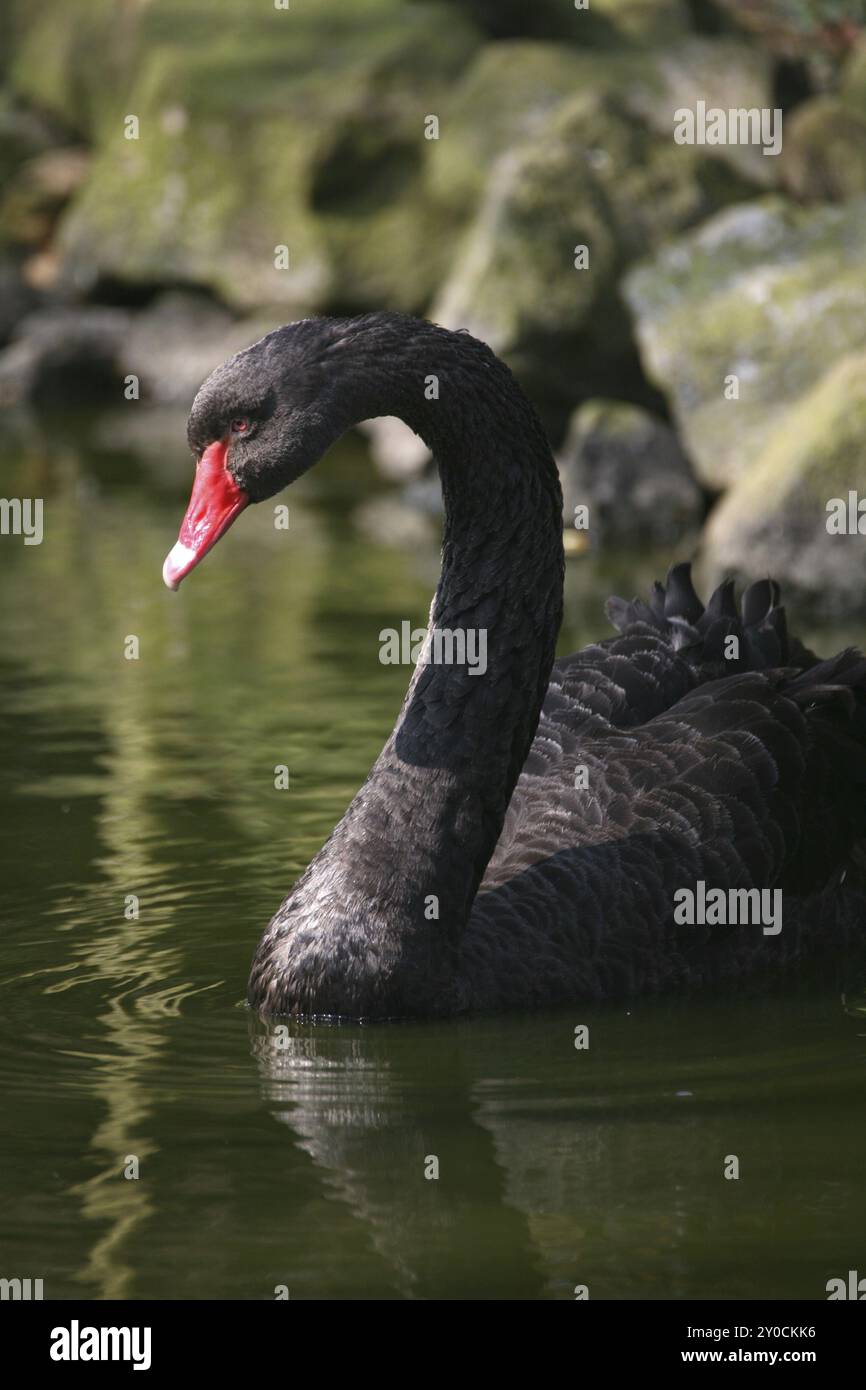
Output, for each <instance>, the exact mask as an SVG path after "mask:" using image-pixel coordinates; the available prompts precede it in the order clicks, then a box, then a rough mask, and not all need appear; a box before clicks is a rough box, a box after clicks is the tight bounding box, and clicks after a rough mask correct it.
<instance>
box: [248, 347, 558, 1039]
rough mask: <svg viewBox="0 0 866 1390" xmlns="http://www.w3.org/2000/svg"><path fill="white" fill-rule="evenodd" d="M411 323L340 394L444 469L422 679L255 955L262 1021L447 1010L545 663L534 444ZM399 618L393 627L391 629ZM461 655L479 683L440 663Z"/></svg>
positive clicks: (502, 399)
mask: <svg viewBox="0 0 866 1390" xmlns="http://www.w3.org/2000/svg"><path fill="white" fill-rule="evenodd" d="M405 322H410V323H412V324H413V330H412V332H411V333H410V334H408V335H407V332H406V329H405V328H404V329H403V331H402V332H401V333H399V334H398V335H397V336H396V340H395V341H394V342H393V344H390V345H382V344H380V345H379V346H380V350H379V356H378V360H377V361H376V362H375V363H374V364H373V365H372V367H371V364H370V363H369V360H365V362H364V364H363V370H360V369H359V371H358V372H357V375H355V374H352V376H353V379H352V385H351V388H350V389H349V393H348V394H349V399H351V400H352V410H353V414H355V415H356V417H357V418H358V419H361V418H365V417H370V416H373V415H385V414H388V415H398V416H400V417H401V418H402V419H404V420H405V421H406V422H407V423H408V424H409V425H410V426H411V427H412V428H413V429H414V430H415V431H416V432H417V433H418V434H420V435H421V436H422V438H423V439H424V440H425V441H426V442H427V444H428V445H429V446H430V447H431V449H432V450H433V453H434V455H435V457H436V459H437V462H438V465H439V470H440V474H441V479H442V490H443V495H444V500H445V527H444V537H443V550H442V573H441V577H440V580H439V585H438V587H437V590H436V594H435V596H434V599H433V604H432V607H431V612H430V622H429V626H428V644H429V650H430V653H431V658H430V660H429V661H428V662H427V663H426V664H421V663H419V664H418V665H417V666H416V668H415V671H414V674H413V676H412V680H411V683H410V685H409V689H408V691H407V694H406V698H405V700H404V703H403V707H402V709H401V711H400V715H399V718H398V720H397V723H396V726H395V728H394V731H393V733H392V734H391V736H390V738H389V739H388V741H387V743H386V745H385V747H384V749H383V750H382V753H381V755H380V757H379V758H378V760H377V762H376V763H375V765H374V767H373V769H372V771H371V772H370V775H369V777H368V779H367V781H366V782H365V784H364V786H363V787H362V788H361V790H360V791H359V793H358V795H357V796H356V797H355V799H354V801H353V802H352V804H351V806H350V807H349V809H348V810H347V812H346V814H345V815H344V816H343V819H342V820H341V821H340V823H339V824H338V825H337V827H336V828H335V830H334V832H333V834H332V836H331V838H330V840H329V841H328V843H327V844H326V845H325V847H324V848H323V850H322V851H321V852H320V854H319V855H318V856H317V857H316V859H315V860H314V861H313V862H312V864H311V865H310V867H309V869H308V870H307V872H306V873H305V874H304V876H303V878H302V879H301V880H300V881H299V882H298V884H297V885H296V887H295V890H294V891H293V893H292V894H291V896H290V897H289V899H287V901H286V903H285V904H284V906H283V908H282V909H281V911H280V913H279V914H278V915H277V917H276V918H275V920H274V923H273V924H272V928H271V932H270V933H269V934H268V936H267V937H266V938H265V941H264V942H263V944H262V947H261V948H260V951H259V955H258V956H257V959H256V962H254V966H253V976H252V980H251V998H253V1000H254V1002H264V1003H266V1004H268V1005H269V1007H271V1008H273V1007H274V1001H273V996H271V998H270V999H268V998H267V997H266V998H265V999H264V1000H262V999H261V998H257V996H261V995H262V994H267V989H268V983H267V981H268V977H271V978H270V988H271V989H272V990H277V989H279V988H281V987H285V988H287V990H288V994H287V995H286V996H285V998H284V999H283V1001H282V1007H283V1008H286V1007H287V1006H289V1007H294V1008H296V1009H297V1010H298V1011H299V1012H319V1013H322V1012H327V1013H331V1012H335V1013H336V1012H344V1013H353V1014H359V1013H360V1014H363V1013H365V1012H373V1011H375V1012H377V1013H378V1014H380V1015H381V1013H382V1011H383V1006H384V1008H385V1009H386V1011H388V1012H393V1013H395V1014H398V1013H409V1012H414V1011H417V1010H423V1011H424V1012H430V1011H431V1006H432V1007H433V1008H434V1009H435V1007H436V1002H437V997H438V998H439V1000H440V1002H441V1006H442V1008H443V1011H445V1010H447V1011H449V1012H451V1011H453V1009H454V1007H455V1000H454V998H453V994H454V991H455V990H458V989H459V985H458V983H457V980H456V972H455V957H456V949H457V945H458V942H459V938H460V933H461V931H462V929H463V926H464V924H465V922H466V920H467V917H468V915H469V911H470V908H471V905H472V900H473V898H474V896H475V893H476V890H477V888H478V884H479V882H480V880H481V877H482V874H483V872H484V869H485V866H486V864H487V861H488V859H489V858H490V855H491V854H492V852H493V849H494V847H495V845H496V841H497V839H498V837H499V834H500V831H501V829H502V824H503V820H504V817H505V812H506V810H507V807H508V802H509V800H510V797H511V793H512V791H513V789H514V785H515V782H516V780H517V777H518V775H519V773H520V771H521V768H522V766H523V763H524V762H525V759H526V756H527V753H528V751H529V748H530V745H531V743H532V739H533V736H534V733H535V729H536V725H537V723H538V716H539V712H540V709H541V704H542V701H543V698H544V694H545V691H546V689H547V684H548V679H549V675H550V668H551V665H552V663H553V658H554V648H555V643H556V637H557V634H558V630H559V625H560V619H561V613H562V577H563V554H562V511H561V505H562V504H561V496H560V489H559V481H558V476H557V472H556V467H555V464H554V462H553V458H552V456H551V452H550V448H549V445H548V443H547V440H546V439H545V436H544V433H543V430H542V429H541V426H540V424H539V422H538V420H537V418H536V416H535V414H534V412H533V410H532V408H531V406H530V405H529V403H528V401H527V400H526V398H525V397H524V395H523V393H522V392H521V391H520V389H519V388H518V386H517V385H516V383H515V381H514V379H513V378H512V376H511V374H510V373H509V372H508V370H507V369H506V368H505V367H504V366H503V365H502V364H501V363H500V362H499V361H498V360H497V359H496V358H495V357H494V355H493V354H492V353H491V352H490V351H489V349H487V348H486V347H484V345H483V344H480V343H479V342H477V341H476V340H475V339H472V338H469V337H468V336H466V335H463V334H452V333H447V332H445V331H444V330H441V329H435V328H433V327H432V326H430V325H426V324H423V325H422V324H415V322H414V321H404V323H405ZM347 365H349V364H347ZM405 617H406V615H404V614H399V613H398V614H395V622H394V627H395V628H397V629H399V628H400V620H401V619H403V618H405ZM437 633H438V634H443V635H442V636H440V637H438V638H437ZM445 634H453V636H452V637H450V638H449V637H448V636H446V635H445ZM461 641H462V642H463V643H465V651H466V652H467V654H469V656H470V659H473V660H474V667H475V673H473V665H472V664H469V662H467V663H466V664H454V663H453V662H452V663H448V661H447V657H448V654H449V650H450V653H451V655H452V656H453V655H457V656H458V657H459V656H460V653H461ZM437 643H438V646H437ZM451 644H453V645H451ZM437 657H439V658H440V660H439V661H438V662H437ZM485 657H486V661H485V659H484V658H485ZM485 665H486V669H484V670H483V671H482V669H481V668H482V666H485ZM269 939H270V940H271V947H270V951H269V947H268V941H269ZM280 980H282V982H283V985H282V986H281V985H280V984H279V981H280ZM257 981H258V984H257ZM457 1002H458V1005H459V1001H457Z"/></svg>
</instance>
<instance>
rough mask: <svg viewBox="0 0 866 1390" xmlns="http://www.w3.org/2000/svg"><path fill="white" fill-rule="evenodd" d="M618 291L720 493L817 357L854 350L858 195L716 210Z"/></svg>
mask: <svg viewBox="0 0 866 1390" xmlns="http://www.w3.org/2000/svg"><path fill="white" fill-rule="evenodd" d="M624 292H625V295H626V298H627V301H628V303H629V306H630V308H631V310H632V313H633V315H634V318H635V322H636V331H637V337H638V344H639V347H640V352H641V358H642V361H643V364H644V368H645V370H646V372H647V373H648V375H649V376H650V378H651V379H652V380H653V381H654V382H655V383H656V384H657V385H658V386H659V387H660V388H661V389H662V390H664V391H665V393H666V394H667V397H668V400H669V401H670V404H671V406H672V408H673V411H674V415H675V417H676V421H677V424H678V427H679V432H680V435H681V437H682V439H683V441H684V444H685V447H686V449H687V452H688V453H689V456H690V458H691V459H692V461H693V463H694V466H695V469H696V472H697V474H698V477H699V478H700V479H701V481H702V482H704V483H705V484H706V485H707V486H709V487H711V488H716V489H724V488H725V487H727V486H729V485H730V484H731V483H732V482H733V481H734V480H735V479H736V478H738V477H739V476H740V475H741V474H744V473H746V472H748V471H750V470H751V468H752V467H753V466H754V463H755V461H756V459H757V458H758V457H759V455H760V454H761V453H762V451H763V449H764V447H765V445H767V444H768V443H769V442H770V440H771V438H772V436H773V432H774V430H775V428H776V425H777V423H778V422H779V421H780V420H781V419H782V418H783V416H784V415H785V413H786V412H787V410H788V409H789V407H790V406H791V405H793V404H795V403H796V402H797V401H798V400H799V399H800V398H801V397H802V396H803V395H805V394H806V393H807V392H808V391H809V390H811V388H812V387H813V386H814V385H815V383H816V382H817V381H818V380H819V379H820V377H821V376H822V375H823V373H824V372H825V370H826V369H827V366H828V364H829V363H832V362H833V361H834V360H835V359H837V358H840V357H842V356H844V355H846V354H847V353H849V352H851V351H856V350H859V349H861V348H864V347H866V199H862V198H861V199H855V200H853V201H851V202H848V203H846V204H844V205H843V206H840V207H832V208H819V209H802V208H798V207H796V206H794V205H793V204H791V203H788V202H786V201H785V200H784V199H782V198H780V197H778V196H775V195H774V196H770V197H766V198H763V199H759V200H757V201H755V202H752V203H747V204H744V205H742V206H740V207H735V208H731V209H728V210H727V211H725V212H722V213H719V214H718V215H717V216H716V217H715V218H713V219H711V220H710V221H709V222H708V223H706V224H705V225H704V226H702V227H701V228H700V229H699V230H698V231H696V232H694V233H691V234H690V235H688V236H685V237H682V238H680V239H679V240H678V241H676V242H675V243H674V244H672V245H671V246H668V247H666V248H665V249H663V250H662V251H661V252H660V253H659V254H658V255H657V256H656V257H655V259H653V260H651V261H649V262H646V263H644V264H642V265H641V266H639V267H636V268H635V269H634V270H632V271H631V272H630V273H629V274H628V275H627V276H626V277H625V280H624ZM737 393H738V394H737Z"/></svg>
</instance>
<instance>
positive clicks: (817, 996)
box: [0, 417, 866, 1299]
mask: <svg viewBox="0 0 866 1390" xmlns="http://www.w3.org/2000/svg"><path fill="white" fill-rule="evenodd" d="M144 418H145V427H144V428H143V429H142V430H141V431H140V433H139V436H138V437H137V438H136V439H135V440H134V441H133V443H130V442H129V441H128V440H127V439H126V437H125V436H123V437H122V438H123V443H122V445H121V446H118V445H117V443H116V442H115V443H112V439H113V438H114V436H113V435H112V424H111V421H108V422H100V423H99V428H96V426H94V425H92V424H91V425H90V426H89V427H88V436H89V437H88V438H87V439H85V440H82V439H81V438H80V437H79V435H78V434H77V433H76V431H75V430H74V429H73V428H72V427H71V426H70V427H69V428H62V427H57V426H54V427H53V428H51V429H48V428H46V427H45V425H44V423H43V425H41V426H40V427H38V428H37V426H36V425H35V424H31V426H29V427H27V428H25V427H23V426H22V427H21V429H20V433H18V434H15V433H14V432H13V431H7V437H6V439H5V441H4V444H3V445H2V448H3V451H4V452H3V458H2V465H0V466H2V479H3V482H2V488H0V491H2V493H3V495H5V496H24V497H28V496H29V497H42V498H44V500H45V538H44V541H43V544H42V545H41V546H31V547H25V546H24V545H23V543H22V540H21V538H20V537H2V538H0V566H2V594H0V681H2V691H0V753H2V758H0V766H2V785H3V804H2V819H0V828H2V851H0V854H2V931H0V989H2V993H0V1081H2V1087H3V1093H4V1095H3V1101H2V1108H0V1172H2V1184H0V1204H2V1219H0V1265H2V1267H0V1276H2V1277H15V1276H18V1277H28V1276H29V1277H31V1278H42V1279H43V1280H44V1288H45V1296H46V1297H53V1298H72V1297H82V1296H84V1297H95V1298H105V1297H129V1298H147V1297H151V1298H153V1297H156V1298H162V1297H177V1298H226V1297H242V1298H272V1297H273V1296H274V1290H275V1288H276V1287H277V1286H279V1285H284V1286H286V1287H287V1289H288V1291H289V1294H290V1296H291V1298H442V1297H482V1298H541V1299H549V1298H564V1299H570V1298H573V1297H574V1288H575V1285H577V1284H586V1285H588V1286H589V1291H590V1296H591V1297H592V1298H605V1297H607V1298H634V1297H651V1298H685V1297H697V1298H707V1297H714V1296H720V1297H728V1298H769V1297H789V1298H793V1297H798V1298H822V1297H824V1296H825V1295H824V1287H825V1284H826V1281H827V1280H828V1279H829V1278H832V1277H836V1276H840V1275H841V1276H845V1275H846V1274H847V1271H848V1270H849V1269H852V1268H854V1269H859V1270H860V1272H861V1274H864V1273H866V1183H864V1173H866V1119H864V1078H866V1013H864V1012H863V1011H862V999H861V1003H860V1006H858V1000H857V997H856V993H855V995H854V996H851V995H849V996H848V998H847V1000H843V999H842V997H841V996H840V992H839V990H828V989H827V988H826V987H820V988H819V987H817V986H814V985H810V984H809V982H808V981H806V982H805V983H804V984H803V985H802V987H799V988H798V989H797V990H796V991H791V990H788V991H787V992H785V993H784V994H777V995H775V996H774V997H771V998H767V997H761V996H757V997H749V998H737V999H729V1000H726V1001H713V1002H709V1001H700V1000H697V1001H696V1000H691V1001H667V1002H646V1003H639V1004H637V1005H634V1006H632V1007H631V1008H629V1009H624V1008H618V1009H598V1008H593V1009H587V1008H575V1009H573V1010H569V1011H567V1012H565V1013H557V1014H552V1015H544V1016H537V1017H533V1018H523V1017H509V1018H500V1019H483V1020H476V1021H465V1020H464V1021H460V1022H455V1023H436V1024H417V1025H407V1026H389V1027H343V1028H328V1027H313V1026H300V1027H295V1028H293V1029H291V1030H290V1033H289V1035H288V1037H285V1038H281V1037H280V1036H279V1035H278V1034H275V1033H274V1032H271V1033H269V1032H268V1031H267V1029H265V1028H264V1027H263V1025H262V1024H261V1023H259V1022H258V1021H257V1020H256V1019H255V1018H253V1017H252V1016H251V1015H250V1014H249V1012H248V1011H247V1010H246V1009H245V1007H244V1006H243V1002H242V1001H243V994H244V987H245V982H246V974H247V968H248V964H249V959H250V955H251V953H252V950H253V947H254V945H255V942H256V940H257V938H258V935H259V932H260V930H261V928H262V927H263V925H264V924H265V922H266V921H267V920H268V917H269V916H270V914H271V912H272V911H273V909H274V908H275V906H276V905H277V904H278V903H279V902H280V900H281V898H282V897H283V896H284V894H285V892H286V891H287V889H288V888H289V886H290V885H291V883H292V881H293V878H294V877H295V876H296V874H297V873H298V872H299V871H300V870H301V869H302V868H303V866H304V865H305V864H306V863H307V861H308V859H309V858H310V856H311V855H312V854H313V853H314V852H315V851H316V849H317V848H318V847H319V845H320V844H321V842H322V840H323V839H324V837H325V836H326V834H327V832H328V831H329V829H330V827H331V826H332V825H333V823H334V821H335V820H336V819H337V817H338V816H339V815H340V813H341V811H342V810H343V809H344V807H345V805H346V803H347V802H348V800H349V799H350V797H351V796H352V794H353V792H354V791H355V789H356V788H357V786H358V785H359V783H360V781H361V780H362V779H363V776H364V774H365V772H366V770H367V768H368V767H369V765H370V763H371V761H372V760H373V758H374V757H375V755H376V753H377V752H378V749H379V747H380V746H381V743H382V742H383V740H384V738H385V735H386V734H387V732H388V729H389V727H390V725H391V723H392V722H393V719H394V716H395V714H396V711H397V708H398V706H399V701H400V697H401V693H402V690H403V686H404V684H405V680H406V674H407V673H406V672H405V671H404V670H401V669H400V668H391V667H385V666H382V665H380V664H379V662H378V660H377V653H378V645H379V644H378V632H379V630H380V628H382V627H386V626H399V623H400V621H402V620H403V619H404V618H408V619H410V620H411V621H412V622H413V624H414V623H418V624H423V623H424V621H425V620H426V612H427V607H428V604H429V597H430V593H431V590H432V586H433V582H434V580H435V575H436V558H437V557H436V543H435V531H434V532H433V534H431V538H430V540H429V541H426V542H425V541H423V540H417V539H415V540H412V541H411V543H410V542H408V541H407V542H406V543H405V544H404V545H403V546H402V547H395V546H393V545H391V544H382V543H375V542H373V541H371V540H370V539H369V537H368V536H367V535H365V533H364V531H363V530H362V529H360V528H359V527H358V525H357V524H356V521H357V518H356V512H355V508H356V506H357V504H358V502H359V501H360V500H361V498H362V496H365V495H367V496H368V495H369V494H370V492H371V489H373V488H375V487H379V488H381V485H380V484H376V483H375V481H374V479H373V476H372V474H371V472H370V470H369V466H368V465H367V463H366V460H365V459H364V457H363V456H362V455H361V453H360V451H359V447H358V446H357V445H353V444H347V445H345V446H344V447H342V448H341V449H340V450H339V451H337V452H336V453H335V454H334V455H333V456H332V457H331V458H330V459H329V460H328V462H327V463H326V464H325V465H323V466H322V468H321V469H320V470H318V471H317V472H316V473H314V474H312V475H310V476H309V477H308V478H307V479H305V480H304V481H303V483H302V484H300V485H299V486H298V487H297V488H296V489H295V491H294V492H293V493H292V494H291V495H290V496H289V497H288V498H287V500H288V501H289V503H290V505H291V524H290V529H289V531H288V533H285V532H276V531H275V530H274V528H273V525H272V519H271V515H270V514H269V513H268V512H266V511H264V510H263V509H258V510H254V511H252V512H250V513H248V514H247V515H245V516H244V517H243V518H242V519H241V521H240V522H239V524H238V525H237V526H236V527H235V529H234V530H233V531H232V532H231V533H230V534H229V535H228V536H227V537H226V538H225V539H224V540H223V541H222V542H221V543H220V546H219V548H218V550H217V551H216V552H215V553H214V554H213V555H212V556H210V557H209V559H208V560H207V561H206V562H205V564H204V566H203V567H202V568H201V569H200V570H199V571H198V572H197V573H196V574H195V575H193V576H192V577H191V578H190V579H189V580H188V581H187V583H186V584H185V585H184V587H183V589H182V590H181V592H180V593H179V594H177V595H172V594H169V593H168V592H167V591H166V590H165V589H164V588H163V586H162V583H161V580H160V569H161V564H162V560H163V557H164V554H165V552H166V551H167V550H168V548H169V547H170V545H171V544H172V542H173V540H174V538H175V536H176V533H177V526H178V522H179V518H180V515H181V513H182V510H183V506H184V504H185V500H186V497H185V494H186V486H187V482H188V477H189V463H188V459H186V457H185V453H184V449H183V446H182V442H181V441H182V433H181V432H180V426H179V427H178V428H179V432H178V434H177V439H176V442H174V436H173V435H172V434H171V433H170V432H169V433H168V434H167V436H166V442H165V443H160V444H159V445H157V444H156V442H155V440H156V439H158V438H160V427H159V422H156V423H154V425H153V427H152V429H150V430H149V429H148V427H147V417H144ZM657 568H659V565H658V564H655V563H654V562H652V561H649V560H642V561H641V562H640V563H639V562H638V561H637V559H636V558H635V557H623V558H622V559H621V560H620V561H619V562H618V564H616V565H611V566H609V567H608V571H607V572H602V571H601V570H600V569H599V567H598V566H597V565H596V564H595V563H594V562H591V561H590V560H588V559H585V558H581V559H577V560H575V561H573V562H572V563H571V564H570V567H569V578H568V596H567V602H568V613H569V625H568V630H567V631H566V632H565V633H564V636H563V647H564V649H569V648H571V647H573V646H575V645H576V644H577V643H579V642H580V641H581V640H585V639H586V638H588V637H590V636H596V635H599V634H600V633H602V632H603V631H604V627H603V620H602V618H601V616H600V596H601V594H602V592H604V591H607V590H608V589H609V588H610V587H614V588H616V587H622V588H624V589H625V590H627V591H628V592H633V591H634V590H635V588H636V587H638V586H640V585H644V584H645V583H646V582H647V581H648V579H649V578H650V577H651V573H652V571H653V569H657ZM617 570H618V571H619V573H618V574H613V576H612V574H611V571H617ZM813 635H814V634H813ZM863 635H864V634H858V633H856V632H854V633H834V632H829V631H828V630H826V629H825V630H824V631H823V632H822V633H820V634H817V640H819V641H820V642H821V643H822V644H823V645H824V646H825V647H826V648H827V649H828V650H829V649H831V648H833V647H834V646H835V645H838V643H839V641H840V640H843V639H851V638H855V639H856V638H858V637H859V638H860V640H862V638H863ZM129 636H136V637H137V638H138V639H139V644H140V655H139V658H138V660H127V659H125V656H124V648H125V643H126V639H127V638H128V637H129ZM278 764H285V765H286V766H287V767H288V768H289V773H290V787H289V790H287V791H277V790H275V788H274V768H275V766H277V765H278ZM133 894H134V895H136V896H137V897H138V899H139V901H140V909H139V916H138V919H137V920H129V919H127V917H126V916H125V915H124V914H125V904H126V902H127V899H128V897H129V895H133ZM581 1023H585V1024H588V1025H589V1028H590V1048H589V1050H588V1051H577V1050H575V1047H574V1029H575V1026H576V1025H577V1024H581ZM727 1155H736V1156H737V1157H738V1158H739V1162H740V1174H741V1176H740V1178H739V1180H738V1181H729V1180H726V1179H725V1177H724V1167H725V1162H726V1156H727ZM130 1156H135V1158H136V1159H137V1160H138V1165H139V1172H140V1176H139V1178H138V1179H137V1180H129V1179H127V1178H125V1177H124V1168H125V1167H126V1166H128V1164H129V1160H130ZM432 1158H436V1159H437V1160H438V1166H439V1177H438V1179H428V1178H427V1177H425V1169H427V1170H428V1171H429V1170H430V1169H431V1167H432V1164H431V1162H430V1160H431V1159H432Z"/></svg>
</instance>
